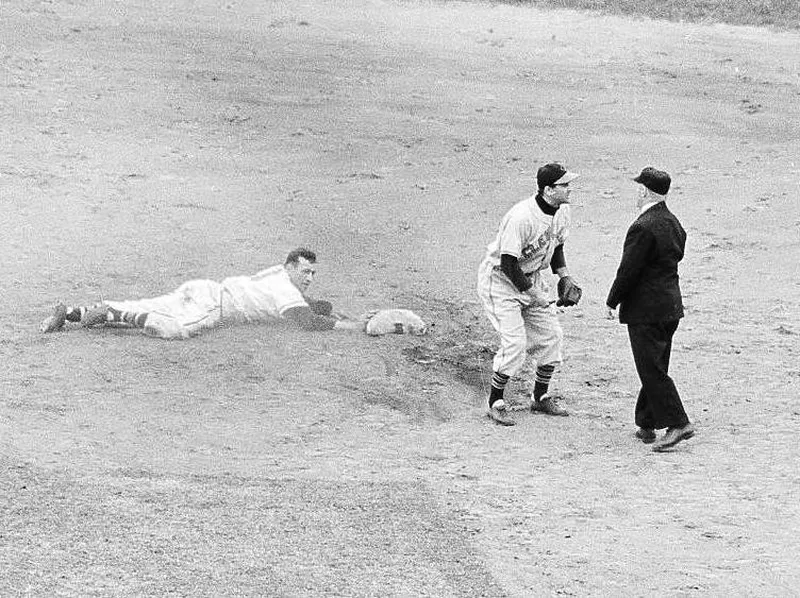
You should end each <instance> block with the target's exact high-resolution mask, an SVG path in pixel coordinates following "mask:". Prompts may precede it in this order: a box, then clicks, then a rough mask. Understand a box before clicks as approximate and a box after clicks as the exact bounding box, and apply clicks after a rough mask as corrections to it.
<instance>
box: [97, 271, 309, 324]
mask: <svg viewBox="0 0 800 598" xmlns="http://www.w3.org/2000/svg"><path fill="white" fill-rule="evenodd" d="M106 303H108V305H110V306H111V307H113V308H114V309H117V310H120V311H127V312H133V313H148V314H151V315H152V314H154V317H152V320H153V321H152V322H151V321H150V320H151V316H149V317H148V324H151V326H150V330H149V332H150V333H151V334H156V335H157V336H162V337H164V338H180V337H183V338H185V337H187V336H191V335H194V334H198V333H199V332H200V331H201V330H203V329H207V328H213V327H215V326H218V325H219V324H221V323H223V322H224V323H232V322H263V321H267V320H272V319H275V318H280V317H281V316H282V315H283V314H284V313H285V312H286V310H288V309H290V308H292V307H303V306H307V305H308V303H307V302H306V300H305V298H304V297H303V294H302V293H301V292H300V290H299V289H298V288H297V287H296V286H294V284H293V283H292V281H291V279H290V278H289V274H288V272H287V271H286V268H284V267H283V266H273V267H271V268H267V269H266V270H262V271H261V272H258V273H257V274H255V275H253V276H232V277H229V278H226V279H224V280H223V281H222V282H221V283H219V282H216V281H213V280H190V281H188V282H185V283H183V284H182V285H181V286H179V287H178V288H177V289H175V290H174V291H172V292H171V293H168V294H166V295H162V296H160V297H153V298H151V299H138V300H132V301H107V302H106ZM156 323H158V324H159V325H158V326H157V327H156V330H155V331H153V327H154V326H155V325H156Z"/></svg>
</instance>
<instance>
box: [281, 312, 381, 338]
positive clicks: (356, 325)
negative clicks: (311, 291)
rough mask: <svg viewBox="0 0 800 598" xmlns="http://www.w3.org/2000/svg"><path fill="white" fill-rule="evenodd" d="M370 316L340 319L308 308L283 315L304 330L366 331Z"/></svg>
mask: <svg viewBox="0 0 800 598" xmlns="http://www.w3.org/2000/svg"><path fill="white" fill-rule="evenodd" d="M368 316H369V314H365V315H364V316H362V317H361V318H359V319H355V320H351V319H339V318H337V317H332V316H328V315H321V314H317V313H314V312H313V311H312V309H311V308H310V307H308V306H305V305H304V306H301V307H292V308H289V309H287V310H286V311H285V312H284V313H283V317H285V318H286V319H287V320H291V321H292V322H294V323H295V324H296V325H297V326H299V327H300V328H302V329H303V330H313V331H323V330H359V331H362V332H363V331H364V328H365V327H366V324H367V320H368V319H369V317H368Z"/></svg>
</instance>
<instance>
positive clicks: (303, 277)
mask: <svg viewBox="0 0 800 598" xmlns="http://www.w3.org/2000/svg"><path fill="white" fill-rule="evenodd" d="M286 272H287V273H288V274H289V279H290V280H291V281H292V284H293V285H294V286H296V287H297V288H298V289H300V292H301V293H305V292H306V289H307V288H308V287H309V286H311V283H312V282H313V280H314V274H315V273H316V270H315V269H314V264H312V263H311V262H309V261H308V260H307V259H306V258H304V257H301V258H298V260H297V263H295V264H291V263H290V264H287V266H286Z"/></svg>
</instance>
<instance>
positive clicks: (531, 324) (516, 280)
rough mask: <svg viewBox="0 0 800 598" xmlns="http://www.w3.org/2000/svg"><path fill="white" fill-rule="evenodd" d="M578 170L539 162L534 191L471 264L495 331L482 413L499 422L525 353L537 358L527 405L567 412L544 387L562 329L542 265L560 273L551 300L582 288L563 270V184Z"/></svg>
mask: <svg viewBox="0 0 800 598" xmlns="http://www.w3.org/2000/svg"><path fill="white" fill-rule="evenodd" d="M577 176H578V175H577V174H575V173H573V172H568V171H567V170H566V169H565V168H564V167H563V166H561V165H560V164H555V163H551V164H546V165H545V166H542V167H541V168H539V170H538V172H537V174H536V181H537V184H538V187H539V189H538V192H537V193H536V195H534V196H532V197H529V198H528V199H524V200H522V201H520V202H519V203H517V204H516V205H515V206H514V207H512V208H511V209H510V210H509V211H508V212H507V213H506V215H505V216H504V217H503V219H502V221H501V222H500V228H499V231H498V233H497V237H496V239H495V240H494V241H493V242H492V243H490V244H489V245H488V246H487V248H486V257H485V258H484V259H483V261H482V262H481V265H480V268H479V271H478V295H479V296H480V298H481V303H482V304H483V308H484V311H485V312H486V315H487V317H488V318H489V321H490V322H491V323H492V326H493V327H494V329H495V330H496V331H497V333H498V334H499V335H500V347H499V349H498V351H497V353H496V354H495V356H494V361H493V370H494V371H493V374H492V385H491V393H490V395H489V410H488V415H489V417H490V418H491V419H493V420H494V421H495V422H497V423H499V424H502V425H505V426H511V425H514V423H515V422H514V420H513V419H512V418H511V417H510V416H509V413H508V409H507V406H506V403H505V401H504V399H503V392H504V390H505V387H506V384H507V383H508V381H509V379H510V378H511V377H512V376H514V375H515V374H516V373H517V372H519V371H520V370H521V369H522V367H523V365H524V364H525V361H526V357H527V356H528V355H530V356H531V358H532V359H533V360H535V362H536V370H535V371H536V373H535V379H534V387H533V392H532V394H531V403H530V409H531V411H534V412H540V413H545V414H548V415H562V416H563V415H567V412H566V410H564V409H563V408H562V407H561V406H560V405H559V404H558V400H557V398H556V397H555V396H551V395H548V394H547V391H548V388H549V385H550V380H551V378H552V376H553V372H554V371H555V369H556V366H557V365H558V364H559V363H561V361H562V355H561V345H562V340H563V336H564V335H563V332H562V330H561V324H560V323H559V321H558V316H557V313H556V309H555V306H554V305H553V303H554V302H553V301H551V300H550V298H549V297H550V281H551V275H550V274H549V273H547V272H546V270H547V269H550V270H552V272H553V273H554V274H556V275H558V277H559V282H558V296H559V299H558V302H557V305H559V306H561V305H563V306H571V305H576V304H577V302H578V301H579V300H580V295H581V290H580V288H579V287H578V286H577V285H576V284H575V282H574V281H573V280H572V278H571V277H570V275H569V270H568V269H567V263H566V259H565V257H564V242H565V241H566V239H567V236H568V232H569V225H570V209H569V202H570V199H569V198H570V189H569V184H570V182H571V181H573V180H574V179H575V178H576V177H577Z"/></svg>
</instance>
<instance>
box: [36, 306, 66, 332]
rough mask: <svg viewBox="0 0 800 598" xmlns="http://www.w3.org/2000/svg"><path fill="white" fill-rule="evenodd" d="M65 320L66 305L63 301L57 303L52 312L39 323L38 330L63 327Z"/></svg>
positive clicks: (44, 330) (53, 329) (49, 330)
mask: <svg viewBox="0 0 800 598" xmlns="http://www.w3.org/2000/svg"><path fill="white" fill-rule="evenodd" d="M66 321H67V306H66V305H64V304H63V303H59V304H57V305H56V306H55V307H54V308H53V313H52V314H50V315H49V316H47V317H46V318H45V319H44V320H42V323H41V324H40V325H39V330H41V331H42V332H44V333H48V332H56V331H57V330H61V329H62V328H64V323H65V322H66Z"/></svg>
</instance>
